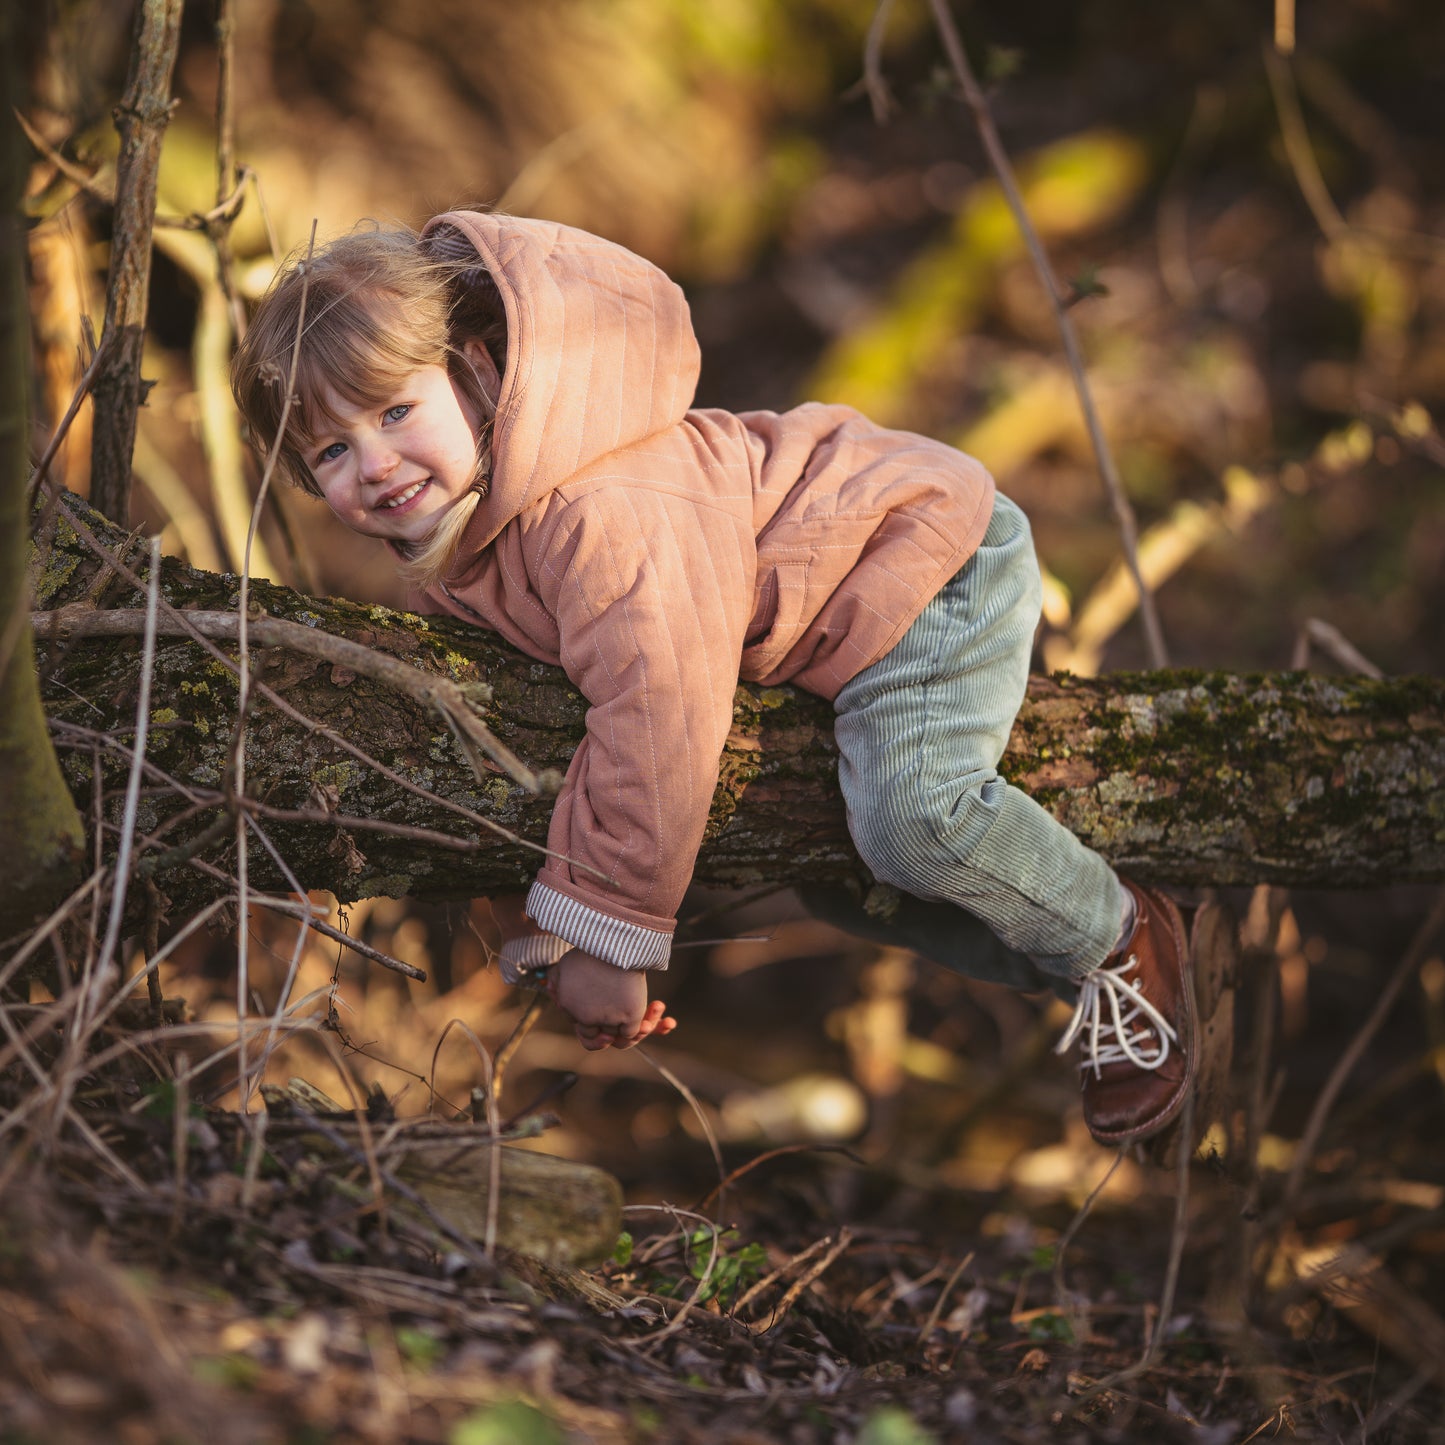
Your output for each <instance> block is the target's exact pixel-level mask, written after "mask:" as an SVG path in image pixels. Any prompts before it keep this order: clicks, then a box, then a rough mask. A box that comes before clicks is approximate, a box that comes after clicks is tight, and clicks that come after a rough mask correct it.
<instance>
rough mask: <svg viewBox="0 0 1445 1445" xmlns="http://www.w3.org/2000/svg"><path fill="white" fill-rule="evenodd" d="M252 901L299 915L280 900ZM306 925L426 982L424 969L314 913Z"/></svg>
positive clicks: (258, 905)
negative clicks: (394, 956)
mask: <svg viewBox="0 0 1445 1445" xmlns="http://www.w3.org/2000/svg"><path fill="white" fill-rule="evenodd" d="M252 902H253V903H254V904H255V906H256V907H258V908H266V909H269V910H270V911H271V912H273V913H284V914H286V915H287V916H288V917H291V918H296V917H299V916H300V910H299V908H297V909H293V908H292V907H291V906H289V905H282V903H281V901H280V900H271V901H269V902H264V903H263V902H261V901H260V900H259V899H256V898H254V897H253V898H252ZM306 926H307V927H308V928H311V929H314V930H315V931H316V932H317V933H320V934H322V935H323V936H324V937H326V938H330V939H333V940H335V942H337V943H339V944H341V945H343V946H344V947H346V948H349V949H350V950H351V951H352V952H353V953H359V954H360V955H361V956H362V958H369V959H370V960H371V961H372V962H373V963H379V964H380V965H381V966H382V967H383V968H389V969H390V970H391V971H392V972H393V973H399V974H401V976H402V977H403V978H413V979H415V980H416V981H417V982H418V983H425V982H426V970H425V969H421V968H417V967H415V966H414V965H412V964H410V963H403V962H402V961H401V960H400V959H399V958H393V957H392V956H391V955H390V954H389V953H383V952H382V951H381V950H380V949H379V948H373V947H372V946H371V945H370V944H369V943H363V942H362V941H361V940H360V939H359V938H352V937H351V935H350V934H347V933H343V932H342V931H341V930H340V929H339V928H334V927H333V926H332V925H331V924H329V923H327V922H326V920H325V919H323V918H317V917H315V916H314V915H312V916H309V917H308V918H307V919H306Z"/></svg>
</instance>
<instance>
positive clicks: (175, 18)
mask: <svg viewBox="0 0 1445 1445" xmlns="http://www.w3.org/2000/svg"><path fill="white" fill-rule="evenodd" d="M181 5H182V0H141V5H140V7H139V9H138V10H137V12H136V31H135V43H134V46H133V49H132V53H131V69H130V75H129V76H128V78H127V81H126V90H125V95H124V96H123V97H122V99H121V103H120V105H119V106H118V107H117V109H116V127H117V129H118V130H119V131H120V133H121V150H120V160H119V162H118V163H117V166H116V202H115V220H114V239H113V241H112V243H111V264H110V284H109V286H108V287H107V294H106V307H105V331H106V333H107V335H110V336H111V337H113V342H112V346H111V349H110V350H109V351H108V352H107V353H106V361H105V364H104V366H102V368H101V371H100V374H99V375H98V376H97V377H96V380H95V429H94V439H93V442H92V446H91V455H92V463H91V499H92V502H93V504H94V506H95V507H96V510H97V511H99V512H102V513H103V514H104V515H105V516H107V517H109V518H110V519H111V520H112V521H113V522H119V523H120V524H121V525H122V526H124V525H125V520H126V515H127V513H128V511H129V509H130V465H131V454H132V452H133V450H134V447H135V426H136V412H137V411H138V409H139V407H140V403H141V400H142V397H143V394H144V392H143V383H142V381H141V375H140V365H141V347H142V344H143V341H144V338H145V321H146V301H147V296H148V293H149V291H150V267H151V227H152V224H153V219H154V216H155V209H156V180H157V175H158V173H159V170H160V151H161V140H162V137H163V136H164V134H165V128H166V125H167V123H168V122H169V120H170V116H171V95H170V91H171V75H172V72H173V71H174V69H175V64H176V50H177V47H178V45H179V42H180V33H181Z"/></svg>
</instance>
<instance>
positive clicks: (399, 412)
mask: <svg viewBox="0 0 1445 1445" xmlns="http://www.w3.org/2000/svg"><path fill="white" fill-rule="evenodd" d="M410 410H411V403H410V402H409V401H403V402H399V403H398V404H397V405H396V406H389V407H387V409H386V411H385V412H384V413H383V417H384V419H385V420H386V421H401V420H402V418H403V417H405V416H406V414H407V412H409V411H410Z"/></svg>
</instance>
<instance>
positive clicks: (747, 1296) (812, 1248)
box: [732, 1234, 972, 1318]
mask: <svg viewBox="0 0 1445 1445" xmlns="http://www.w3.org/2000/svg"><path fill="white" fill-rule="evenodd" d="M832 1243H833V1236H832V1235H831V1234H825V1235H824V1236H823V1238H822V1239H815V1240H814V1241H813V1242H812V1244H810V1245H809V1246H808V1247H807V1248H806V1249H804V1250H800V1251H799V1252H798V1253H797V1254H795V1255H794V1256H793V1257H792V1258H791V1259H789V1260H788V1261H787V1262H786V1263H784V1264H780V1265H779V1266H778V1267H777V1269H774V1270H769V1272H768V1273H767V1274H765V1275H764V1276H763V1277H762V1279H760V1280H758V1282H757V1283H756V1284H754V1285H752V1286H751V1287H750V1288H748V1289H746V1290H745V1291H744V1292H743V1293H742V1294H741V1295H740V1296H739V1297H738V1298H737V1299H736V1300H735V1301H734V1302H733V1307H732V1314H733V1317H734V1318H737V1317H738V1316H740V1315H741V1314H742V1312H743V1311H744V1310H745V1309H747V1307H748V1306H749V1305H750V1304H752V1302H753V1301H754V1300H755V1299H758V1298H759V1297H760V1296H762V1295H763V1294H765V1293H766V1292H767V1291H768V1290H770V1289H771V1288H772V1287H773V1286H774V1285H775V1284H777V1282H778V1281H779V1280H780V1279H782V1278H783V1276H784V1275H786V1274H788V1273H789V1272H790V1271H792V1270H795V1269H797V1268H798V1267H799V1266H800V1265H802V1264H804V1263H805V1262H806V1261H807V1260H810V1259H812V1258H813V1256H814V1255H815V1254H817V1253H818V1252H819V1251H820V1250H824V1249H827V1248H828V1246H829V1245H831V1244H832ZM971 1257H972V1256H970V1258H971Z"/></svg>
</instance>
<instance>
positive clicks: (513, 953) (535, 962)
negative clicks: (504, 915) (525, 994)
mask: <svg viewBox="0 0 1445 1445" xmlns="http://www.w3.org/2000/svg"><path fill="white" fill-rule="evenodd" d="M571 947H572V945H571V944H570V943H568V942H567V940H566V939H565V938H558V937H557V935H556V934H555V933H527V934H523V935H522V937H520V938H509V939H508V940H507V941H506V942H505V943H504V944H503V945H502V952H501V955H500V961H499V968H500V970H501V974H502V978H503V980H504V981H505V982H507V983H512V984H516V983H521V981H522V980H523V979H524V978H526V977H528V976H529V975H535V974H539V973H545V972H546V971H547V970H548V969H549V968H551V967H552V965H553V964H554V963H556V962H557V960H558V959H559V958H561V957H562V955H563V954H564V953H566V952H567V950H568V949H569V948H571Z"/></svg>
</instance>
